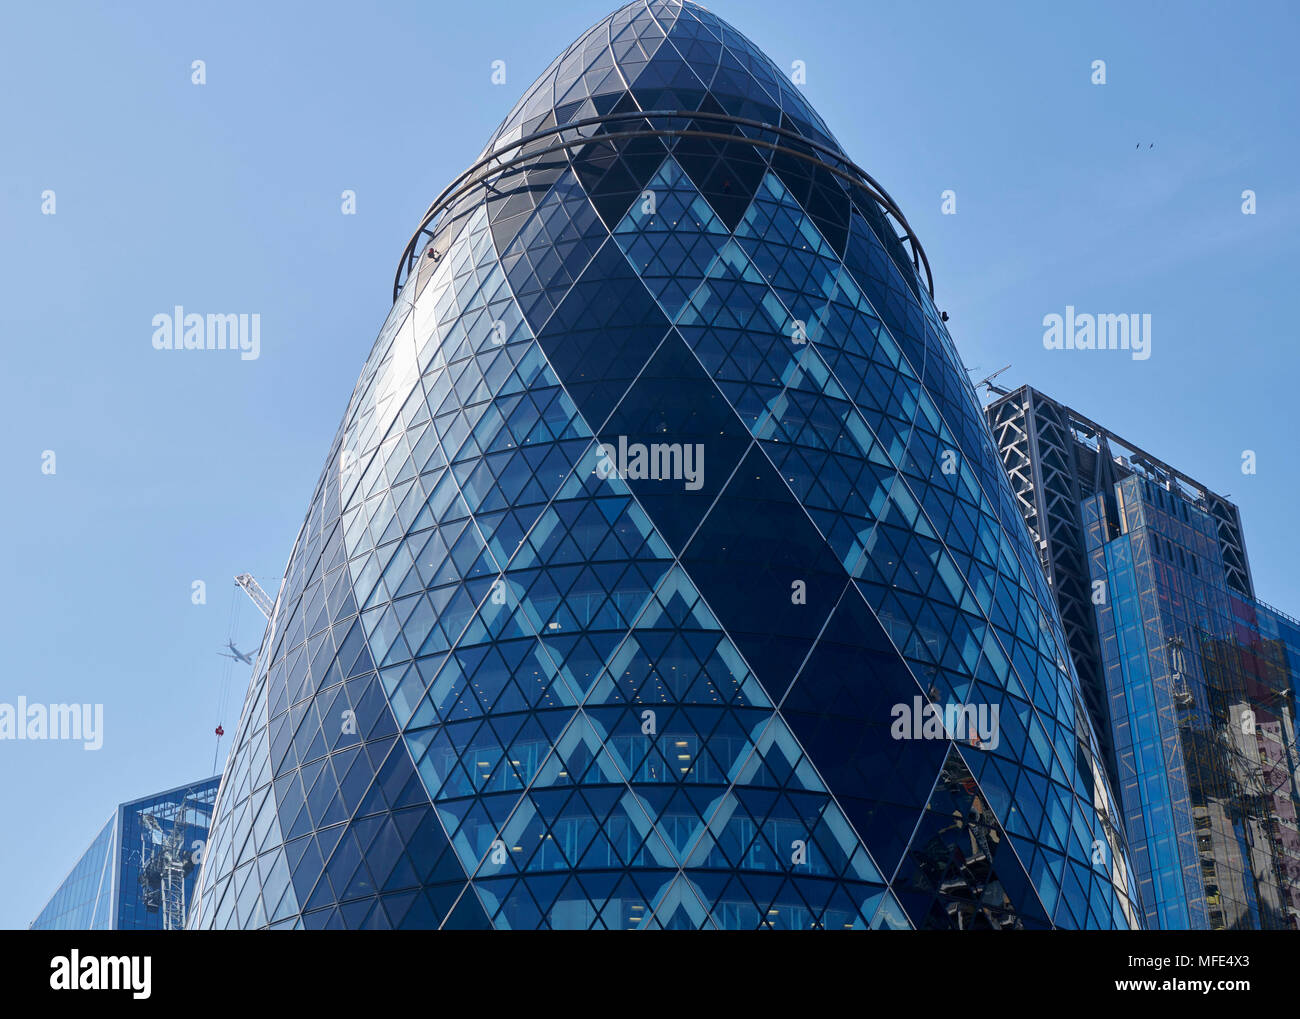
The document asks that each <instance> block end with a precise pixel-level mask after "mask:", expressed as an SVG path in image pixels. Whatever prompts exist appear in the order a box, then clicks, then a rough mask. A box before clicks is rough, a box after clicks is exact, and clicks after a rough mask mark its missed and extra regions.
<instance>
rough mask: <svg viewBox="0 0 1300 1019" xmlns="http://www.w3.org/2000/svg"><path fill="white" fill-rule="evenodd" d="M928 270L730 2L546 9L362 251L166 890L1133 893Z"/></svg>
mask: <svg viewBox="0 0 1300 1019" xmlns="http://www.w3.org/2000/svg"><path fill="white" fill-rule="evenodd" d="M932 287H933V281H932V280H931V278H930V273H929V268H928V263H927V261H926V258H925V254H924V251H923V250H922V248H921V246H920V244H919V243H918V241H917V239H916V237H915V236H914V234H913V232H912V231H911V229H910V228H909V227H908V226H907V221H906V219H905V217H904V216H903V214H902V212H901V210H899V209H898V207H897V206H896V204H895V203H894V202H893V200H892V199H891V198H890V197H889V195H888V193H887V192H886V191H885V190H884V189H883V188H882V187H881V186H880V185H879V184H878V183H877V182H875V181H874V180H873V179H872V178H871V177H870V176H869V175H868V174H867V173H866V171H864V170H862V169H861V168H859V167H857V166H856V165H854V164H853V163H852V162H851V161H850V160H849V157H848V156H847V155H846V154H845V153H844V151H843V150H842V149H841V148H840V146H839V145H838V143H837V142H836V141H835V139H834V138H833V137H832V135H831V133H830V131H829V129H828V128H827V127H826V125H825V124H824V123H823V122H822V120H821V118H820V117H819V116H818V115H817V114H816V112H814V111H813V110H812V109H811V108H810V107H809V105H808V104H807V102H806V101H805V100H804V99H803V97H802V96H801V95H800V93H799V91H798V89H797V88H796V87H795V86H794V85H793V84H792V83H791V81H790V78H789V76H788V75H787V74H786V73H785V72H783V71H782V70H781V69H780V68H778V67H777V66H776V65H774V64H773V63H772V62H771V60H769V59H768V58H767V57H766V56H765V55H763V54H762V53H761V52H759V51H758V50H757V49H756V48H755V47H754V45H753V44H752V43H750V42H749V41H748V40H747V39H745V37H744V36H742V35H741V34H740V33H738V32H737V31H736V30H735V29H733V28H732V27H731V26H730V25H728V24H726V23H724V22H722V21H721V20H719V19H718V18H717V17H715V16H714V15H713V14H711V13H710V12H708V11H707V10H705V9H704V8H703V7H700V6H698V5H696V4H693V3H679V2H670V0H649V2H647V0H637V2H635V3H633V4H630V5H628V6H626V7H623V8H622V9H620V10H618V11H617V12H615V13H614V14H612V15H611V16H609V17H607V18H605V19H604V20H602V21H601V22H599V23H598V24H596V25H595V26H593V27H592V28H591V29H590V30H589V31H587V32H586V33H585V34H583V35H582V36H581V37H580V38H579V39H578V40H577V41H576V42H575V43H574V44H573V45H572V46H570V47H569V48H568V49H567V50H566V51H565V52H564V53H563V54H561V55H560V56H559V57H558V58H557V59H556V60H555V61H554V62H553V63H552V64H551V66H550V67H549V68H548V69H547V70H546V71H545V72H544V73H543V74H542V76H541V77H540V78H539V79H538V80H537V82H536V83H535V84H534V85H533V86H532V87H531V88H530V89H529V90H528V91H527V93H526V94H525V95H524V97H523V99H522V100H520V102H519V103H518V104H517V105H516V107H515V108H514V109H513V110H512V111H511V112H510V113H509V115H508V116H507V117H506V119H505V121H504V122H503V123H502V124H501V126H500V127H499V128H498V129H497V130H496V131H495V132H494V133H493V134H492V136H491V139H490V141H489V143H488V145H487V147H486V148H485V149H484V151H483V153H481V155H480V157H479V158H478V160H477V161H475V162H473V163H472V164H471V165H470V167H469V168H468V169H467V171H466V172H465V174H464V175H462V176H461V177H460V178H458V179H457V180H456V181H453V182H452V183H451V184H450V185H449V186H448V187H447V189H446V190H445V191H444V192H443V193H442V194H441V195H439V196H437V197H436V198H435V200H434V202H433V203H432V204H431V206H430V208H429V210H428V213H427V214H426V216H425V217H424V218H423V220H422V221H421V223H420V224H419V226H418V228H417V230H416V232H415V234H414V236H413V237H412V239H411V241H410V242H409V243H408V245H407V247H406V250H405V251H404V252H403V254H402V257H401V260H400V265H399V269H398V272H397V277H396V280H395V283H394V293H393V304H392V308H391V311H390V312H389V314H388V317H387V320H386V321H385V323H384V325H383V328H382V329H381V330H380V333H379V336H378V339H377V340H376V341H375V343H374V346H373V348H372V350H371V353H370V356H369V359H368V360H367V362H366V364H365V367H364V369H363V371H362V373H361V377H360V379H359V381H358V382H357V385H356V388H355V390H354V391H353V394H352V396H351V399H350V400H349V401H348V404H347V407H346V410H345V412H344V414H343V419H342V422H341V425H340V427H339V431H338V433H337V435H336V436H335V438H334V442H333V445H332V447H331V448H330V451H329V454H328V456H327V458H326V463H325V467H324V470H323V471H322V474H321V477H320V481H319V484H318V486H317V488H316V491H315V492H314V494H313V496H312V498H311V501H310V504H309V507H308V510H307V513H306V518H305V521H304V523H303V526H302V529H301V531H300V533H299V535H298V538H297V540H296V542H295V544H294V548H293V551H292V554H291V556H290V558H289V562H288V567H287V569H286V572H285V577H284V580H283V582H282V584H281V587H280V590H279V592H278V595H277V597H276V603H275V608H274V611H273V614H272V617H271V619H270V622H269V623H268V627H267V631H266V634H265V636H264V638H263V643H262V647H261V651H260V654H259V658H258V664H257V666H256V667H255V669H254V672H253V677H252V681H251V684H250V688H249V691H248V695H247V699H246V701H245V704H244V709H243V713H242V716H241V719H240V722H239V725H238V729H237V733H236V737H235V743H234V749H233V752H232V755H231V758H230V763H229V765H228V767H227V770H226V773H225V775H224V777H223V780H222V786H221V791H220V793H219V795H218V798H217V804H216V812H215V819H214V827H213V835H212V840H211V843H210V849H209V852H208V853H207V855H206V857H205V860H204V865H203V872H202V876H201V879H200V888H199V892H198V901H197V903H196V906H195V909H194V911H193V912H192V913H191V916H190V924H191V926H194V927H201V928H254V927H306V928H389V927H392V928H435V927H441V928H447V929H469V928H476V929H488V928H497V929H504V928H511V929H523V928H528V929H532V928H597V929H607V928H608V929H650V928H744V929H756V928H760V927H769V928H781V929H867V928H874V929H891V928H892V929H898V928H953V929H967V928H994V929H1010V928H1048V927H1054V926H1055V927H1071V928H1074V927H1090V928H1130V927H1136V926H1139V925H1140V923H1141V921H1140V917H1139V914H1138V911H1137V908H1136V899H1135V885H1134V883H1133V881H1132V878H1131V875H1130V871H1129V864H1128V859H1127V855H1126V850H1125V847H1124V844H1123V840H1122V836H1121V835H1120V832H1119V828H1118V825H1117V816H1116V815H1117V808H1116V806H1115V804H1114V802H1113V800H1112V795H1111V791H1110V788H1109V785H1108V782H1107V778H1106V775H1105V768H1104V765H1103V763H1102V760H1101V757H1100V753H1099V749H1098V745H1097V741H1096V738H1095V734H1094V732H1093V729H1092V726H1091V723H1090V720H1089V715H1088V712H1087V711H1086V709H1085V707H1084V705H1083V703H1082V701H1081V697H1080V688H1079V684H1078V681H1077V679H1076V676H1075V674H1074V671H1073V668H1072V666H1071V664H1070V658H1069V654H1068V651H1067V647H1066V644H1065V641H1064V636H1063V633H1062V629H1061V623H1060V620H1059V617H1058V614H1057V610H1056V608H1055V605H1054V603H1053V600H1052V595H1051V592H1050V590H1049V588H1048V585H1047V583H1046V581H1045V578H1044V576H1043V573H1042V571H1041V570H1040V569H1039V563H1038V557H1037V554H1036V552H1035V549H1034V548H1033V547H1032V545H1031V544H1030V542H1029V539H1028V534H1027V532H1026V528H1025V525H1024V522H1023V520H1022V519H1021V517H1020V515H1019V512H1018V510H1017V506H1016V503H1015V501H1014V499H1013V497H1012V493H1011V489H1010V487H1009V485H1008V481H1007V477H1006V475H1005V473H1004V472H1003V470H1002V467H1001V464H1000V462H999V460H998V455H997V449H996V447H995V445H994V443H993V441H992V436H991V434H990V432H989V429H988V426H987V423H986V422H985V420H984V417H983V413H982V409H981V407H980V405H979V402H978V400H977V398H976V395H975V393H974V390H973V389H972V388H971V386H970V384H969V383H968V382H967V380H966V375H965V372H964V370H963V368H962V364H961V360H960V358H959V357H958V355H957V353H956V350H955V349H954V346H953V342H952V339H951V338H950V336H949V335H948V331H947V327H946V325H945V316H944V315H942V314H941V313H940V312H939V311H938V310H937V309H936V307H935V304H934V301H933V295H932Z"/></svg>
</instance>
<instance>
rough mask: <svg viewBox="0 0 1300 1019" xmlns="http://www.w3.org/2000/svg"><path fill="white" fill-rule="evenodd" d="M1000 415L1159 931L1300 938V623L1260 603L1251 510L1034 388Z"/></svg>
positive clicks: (1011, 469) (1004, 443)
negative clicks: (1247, 514)
mask: <svg viewBox="0 0 1300 1019" xmlns="http://www.w3.org/2000/svg"><path fill="white" fill-rule="evenodd" d="M988 416H989V420H990V423H991V424H992V426H993V429H994V432H995V434H996V435H997V437H998V441H999V444H1000V447H1001V449H1002V455H1003V458H1004V461H1005V463H1006V466H1007V470H1008V473H1009V474H1010V476H1011V479H1012V482H1013V486H1014V488H1015V490H1016V495H1017V499H1018V501H1019V503H1020V505H1021V507H1022V511H1023V514H1024V517H1025V520H1026V522H1027V523H1028V524H1029V527H1030V531H1031V534H1032V536H1033V538H1034V540H1035V541H1036V542H1037V544H1038V546H1039V550H1040V556H1041V561H1042V563H1043V568H1044V571H1045V575H1047V576H1048V577H1049V579H1050V581H1051V583H1052V586H1053V589H1054V591H1055V593H1056V597H1057V599H1058V601H1059V603H1060V608H1061V614H1062V616H1063V618H1064V619H1065V620H1066V626H1067V631H1068V632H1069V635H1070V637H1069V639H1070V647H1071V653H1072V655H1073V656H1074V658H1075V662H1076V665H1077V668H1078V672H1079V674H1080V675H1081V676H1083V677H1087V679H1086V680H1085V688H1086V689H1087V690H1088V693H1089V695H1090V696H1089V704H1090V707H1091V708H1092V710H1093V712H1094V716H1095V723H1096V726H1097V728H1098V730H1099V731H1100V732H1101V733H1102V734H1103V736H1102V742H1103V746H1104V747H1105V748H1106V750H1107V756H1108V761H1107V763H1108V767H1109V770H1110V771H1111V774H1112V779H1113V786H1114V788H1115V789H1116V791H1117V792H1118V793H1119V795H1120V800H1121V802H1122V806H1123V818H1124V827H1125V831H1126V834H1127V837H1128V843H1129V846H1130V849H1131V853H1132V859H1133V864H1134V868H1135V870H1136V872H1137V878H1138V889H1139V895H1140V898H1141V903H1142V908H1143V912H1144V917H1145V920H1146V923H1147V924H1148V926H1150V927H1153V928H1163V929H1258V928H1265V929H1279V928H1293V927H1295V926H1296V923H1297V918H1298V917H1300V910H1297V905H1298V904H1300V881H1298V880H1297V878H1300V827H1297V806H1298V805H1300V789H1297V778H1296V776H1297V774H1298V773H1297V768H1298V767H1300V758H1298V757H1297V752H1296V741H1295V696H1296V684H1297V683H1300V655H1298V654H1297V649H1298V648H1300V642H1298V641H1297V638H1300V624H1296V623H1295V622H1294V620H1291V619H1290V618H1289V617H1287V616H1286V615H1284V614H1283V613H1280V612H1278V611H1277V610H1275V609H1271V608H1269V607H1268V606H1266V605H1264V604H1263V603H1261V602H1259V601H1258V600H1256V599H1255V597H1254V587H1253V582H1252V580H1251V576H1250V566H1249V560H1248V558H1247V556H1246V550H1245V543H1244V541H1243V538H1242V529H1241V520H1240V514H1239V512H1238V510H1237V507H1236V506H1235V505H1233V504H1232V503H1231V502H1229V501H1228V500H1227V499H1226V498H1225V497H1223V496H1220V495H1216V494H1215V493H1213V492H1211V491H1210V490H1208V489H1206V488H1205V486H1203V485H1201V484H1200V483H1199V482H1197V481H1195V480H1194V479H1193V478H1191V477H1189V476H1188V475H1186V474H1183V473H1182V472H1180V471H1178V470H1177V469H1175V468H1173V467H1171V466H1169V465H1168V464H1166V463H1163V462H1161V461H1159V460H1157V459H1156V458H1155V457H1153V456H1152V455H1150V454H1149V453H1147V452H1145V451H1144V450H1142V449H1141V448H1139V447H1137V446H1134V445H1132V444H1131V443H1129V442H1127V441H1126V440H1124V439H1121V438H1120V437H1119V436H1117V435H1115V434H1114V433H1112V432H1109V431H1108V430H1106V429H1105V428H1104V427H1103V426H1101V425H1099V424H1097V423H1096V422H1094V421H1091V420H1089V419H1088V418H1085V417H1083V416H1082V415H1081V414H1079V413H1078V412H1077V411H1074V410H1072V409H1071V408H1068V407H1065V406H1064V405H1062V404H1060V403H1058V402H1056V401H1054V400H1052V399H1051V398H1050V397H1047V396H1044V395H1043V394H1042V393H1039V392H1037V391H1036V390H1034V389H1031V388H1029V387H1022V388H1021V389H1018V390H1016V391H1015V392H1013V393H1003V395H1002V397H1001V398H1000V399H998V400H996V401H994V403H992V404H991V405H990V406H989V408H988ZM1089 683H1090V684H1092V685H1091V686H1090V687H1089V686H1088V684H1089Z"/></svg>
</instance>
